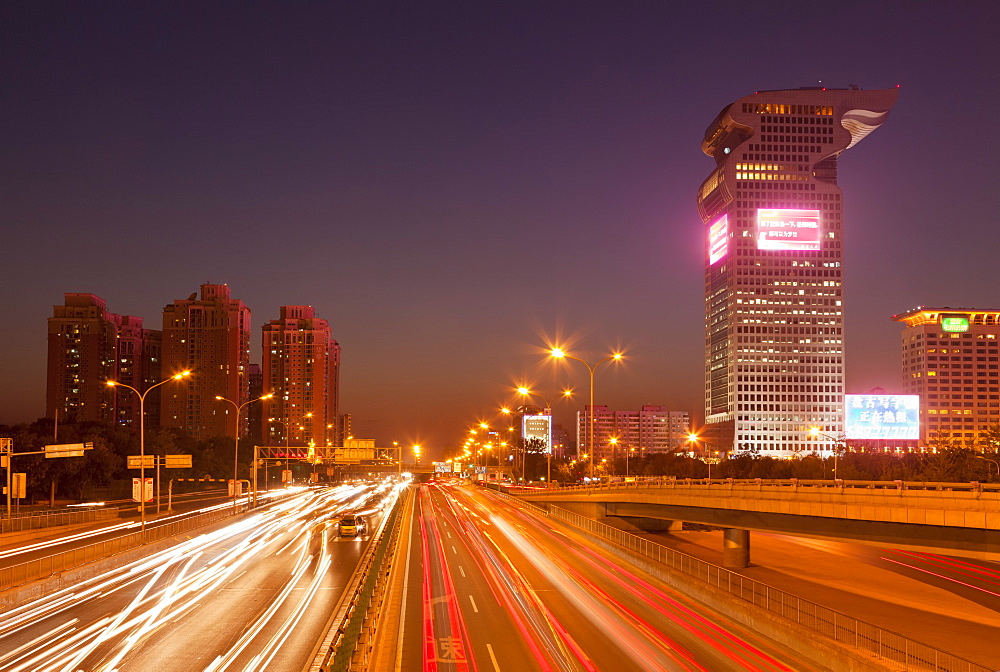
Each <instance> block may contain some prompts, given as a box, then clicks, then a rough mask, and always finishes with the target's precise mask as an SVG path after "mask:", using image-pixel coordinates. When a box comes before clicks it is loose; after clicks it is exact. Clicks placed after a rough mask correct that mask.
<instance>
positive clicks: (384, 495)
mask: <svg viewBox="0 0 1000 672" xmlns="http://www.w3.org/2000/svg"><path fill="white" fill-rule="evenodd" d="M395 494H396V491H395V490H394V489H393V488H392V487H390V486H374V485H370V486H347V485H344V486H338V487H335V488H324V489H310V490H304V491H303V492H301V493H299V494H297V495H294V496H291V497H288V498H285V499H283V500H281V501H278V502H275V503H274V504H272V505H270V506H267V507H265V508H263V509H258V510H256V511H254V512H253V513H250V514H247V515H244V516H239V517H237V518H236V519H235V520H234V521H232V522H228V523H227V524H224V525H221V524H220V525H215V526H212V527H209V528H207V529H205V530H199V531H198V532H199V533H198V534H194V533H192V534H191V536H190V538H186V539H185V540H184V541H183V542H181V543H179V544H177V545H175V546H173V547H171V548H169V549H167V550H165V551H161V552H158V553H154V554H152V555H149V556H147V557H146V558H144V559H142V560H141V561H138V562H134V563H131V564H129V565H126V566H123V567H120V568H118V569H116V570H114V571H109V572H107V573H106V574H104V575H102V576H99V577H96V578H94V579H92V580H90V581H86V582H81V583H80V584H78V585H76V586H74V587H73V588H72V589H68V590H64V591H60V592H59V593H55V594H52V595H48V596H46V597H44V598H42V599H39V600H37V601H34V602H31V603H28V604H25V605H23V606H21V607H18V608H16V609H11V610H8V611H7V612H5V613H4V614H3V615H2V616H0V670H5V671H6V670H12V671H14V670H23V671H25V672H28V671H30V672H35V671H43V670H87V671H91V670H94V671H98V670H115V669H128V670H151V671H152V670H157V671H162V670H171V671H176V672H184V671H187V670H212V671H222V670H268V671H269V672H271V671H275V672H283V671H285V670H288V671H293V670H294V671H295V672H299V671H300V670H301V669H302V668H303V666H304V665H305V664H306V662H307V661H309V660H311V657H312V656H313V655H314V653H315V649H316V648H317V643H318V642H319V640H320V639H321V638H322V636H323V634H324V633H325V628H326V626H327V624H328V621H329V618H330V615H331V613H332V612H333V610H334V608H335V607H336V605H337V603H338V601H339V599H340V597H341V594H342V592H343V589H344V587H345V586H346V584H347V583H348V582H349V580H350V578H351V575H352V574H353V572H354V570H355V568H356V565H357V563H358V560H359V559H360V557H361V556H362V553H363V550H364V548H365V546H366V544H367V541H368V536H367V534H363V535H361V536H359V537H357V538H341V537H340V536H338V533H337V525H336V521H337V519H338V518H339V517H340V515H342V514H343V513H344V512H346V511H353V512H358V513H365V514H367V515H368V517H369V529H372V527H373V525H374V524H377V522H378V520H379V518H380V516H381V513H382V510H383V508H384V507H385V506H386V505H388V504H389V503H390V502H391V501H393V499H394V497H395Z"/></svg>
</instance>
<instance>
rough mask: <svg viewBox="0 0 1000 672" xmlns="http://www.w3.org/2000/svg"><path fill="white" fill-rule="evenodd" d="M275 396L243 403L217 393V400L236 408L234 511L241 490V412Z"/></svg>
mask: <svg viewBox="0 0 1000 672" xmlns="http://www.w3.org/2000/svg"><path fill="white" fill-rule="evenodd" d="M273 396H274V394H265V395H264V396H261V397H257V398H256V399H251V400H249V401H244V402H243V403H242V404H237V403H236V402H235V401H233V400H232V399H226V398H225V397H220V396H219V395H215V399H216V401H224V402H226V403H227V404H232V406H233V408H235V409H236V444H235V447H234V448H233V512H234V513H235V512H236V500H237V499H238V498H237V496H236V493H237V492H238V491H239V485H238V481H237V476H238V470H239V466H240V413H241V412H242V411H243V407H244V406H246V405H247V404H252V403H253V402H255V401H264V400H266V399H270V398H271V397H273ZM253 468H254V469H255V470H256V469H257V465H256V464H255V465H253ZM256 480H257V477H256V476H254V481H255V482H256ZM256 496H257V495H254V497H256Z"/></svg>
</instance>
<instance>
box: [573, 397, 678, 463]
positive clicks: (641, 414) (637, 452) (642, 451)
mask: <svg viewBox="0 0 1000 672" xmlns="http://www.w3.org/2000/svg"><path fill="white" fill-rule="evenodd" d="M590 408H591V407H590V406H585V407H584V410H583V411H582V412H578V413H577V420H576V426H577V434H576V439H577V447H578V451H579V452H580V453H581V454H582V453H586V452H587V438H586V437H587V427H588V424H589V423H590ZM690 428H691V418H690V415H689V414H688V413H687V411H671V410H668V409H667V407H666V406H656V405H644V406H642V407H641V408H640V409H639V410H638V411H612V410H611V409H610V408H608V407H607V406H604V405H595V406H594V459H598V460H599V459H602V458H608V459H611V458H614V457H623V456H624V453H623V452H622V451H623V450H631V451H632V452H631V455H634V456H636V457H642V456H644V455H649V454H651V453H669V452H671V451H674V450H677V449H679V448H682V447H683V444H684V441H686V440H687V435H688V432H690ZM612 438H614V439H615V442H612V441H611V440H610V439H612Z"/></svg>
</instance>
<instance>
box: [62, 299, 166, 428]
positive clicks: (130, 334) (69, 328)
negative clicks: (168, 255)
mask: <svg viewBox="0 0 1000 672" xmlns="http://www.w3.org/2000/svg"><path fill="white" fill-rule="evenodd" d="M64 297H65V298H64V304H63V305H61V306H53V316H52V317H50V318H49V320H48V366H47V386H46V400H45V413H46V415H47V416H48V417H53V418H54V417H56V416H57V415H58V418H59V420H60V421H67V422H71V421H77V422H84V421H97V422H120V423H124V424H133V423H138V421H139V398H138V396H137V395H135V394H134V393H132V392H129V391H127V390H117V394H116V390H113V389H112V388H110V387H108V385H107V381H109V380H114V381H118V382H120V383H124V384H126V385H130V386H132V387H134V388H135V389H137V390H139V391H140V392H145V391H146V389H147V388H149V387H150V386H151V385H153V384H154V383H155V382H158V380H159V375H160V332H159V331H155V330H152V329H143V327H142V318H141V317H133V316H131V315H118V314H117V313H112V312H111V311H109V310H108V308H107V303H106V302H105V301H104V299H102V298H101V297H99V296H97V295H95V294H83V293H67V294H65V295H64ZM152 394H156V392H155V391H154V392H153V393H152ZM150 396H151V397H152V395H150ZM158 415H159V414H158V413H157V409H156V408H153V407H151V406H150V405H147V407H146V422H147V424H149V425H151V426H152V425H155V424H156V422H157V418H158Z"/></svg>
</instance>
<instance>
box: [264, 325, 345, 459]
mask: <svg viewBox="0 0 1000 672" xmlns="http://www.w3.org/2000/svg"><path fill="white" fill-rule="evenodd" d="M280 315H281V316H280V318H279V319H277V320H271V321H270V322H268V323H267V324H265V325H264V327H263V332H264V333H263V352H264V354H263V359H262V362H261V372H262V375H263V380H264V388H265V391H266V392H270V393H273V394H274V397H273V398H272V399H270V400H268V401H267V402H266V403H267V413H268V417H272V418H274V419H275V420H277V421H278V422H274V423H270V424H269V426H268V432H269V434H268V442H269V444H270V445H279V444H281V443H282V442H284V440H285V436H286V435H285V432H286V431H287V432H289V435H288V438H289V439H290V443H291V444H294V445H308V444H310V443H312V444H314V445H316V446H327V445H334V444H336V445H343V444H342V443H339V442H338V439H340V438H341V437H340V436H338V434H339V432H338V426H337V418H338V402H339V399H338V396H339V380H340V344H339V343H337V341H335V340H334V339H333V336H332V335H331V331H330V324H329V323H328V322H327V321H326V320H323V319H320V318H318V317H316V315H315V313H314V310H313V308H312V306H282V307H281V309H280ZM285 423H287V425H286V424H285Z"/></svg>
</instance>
